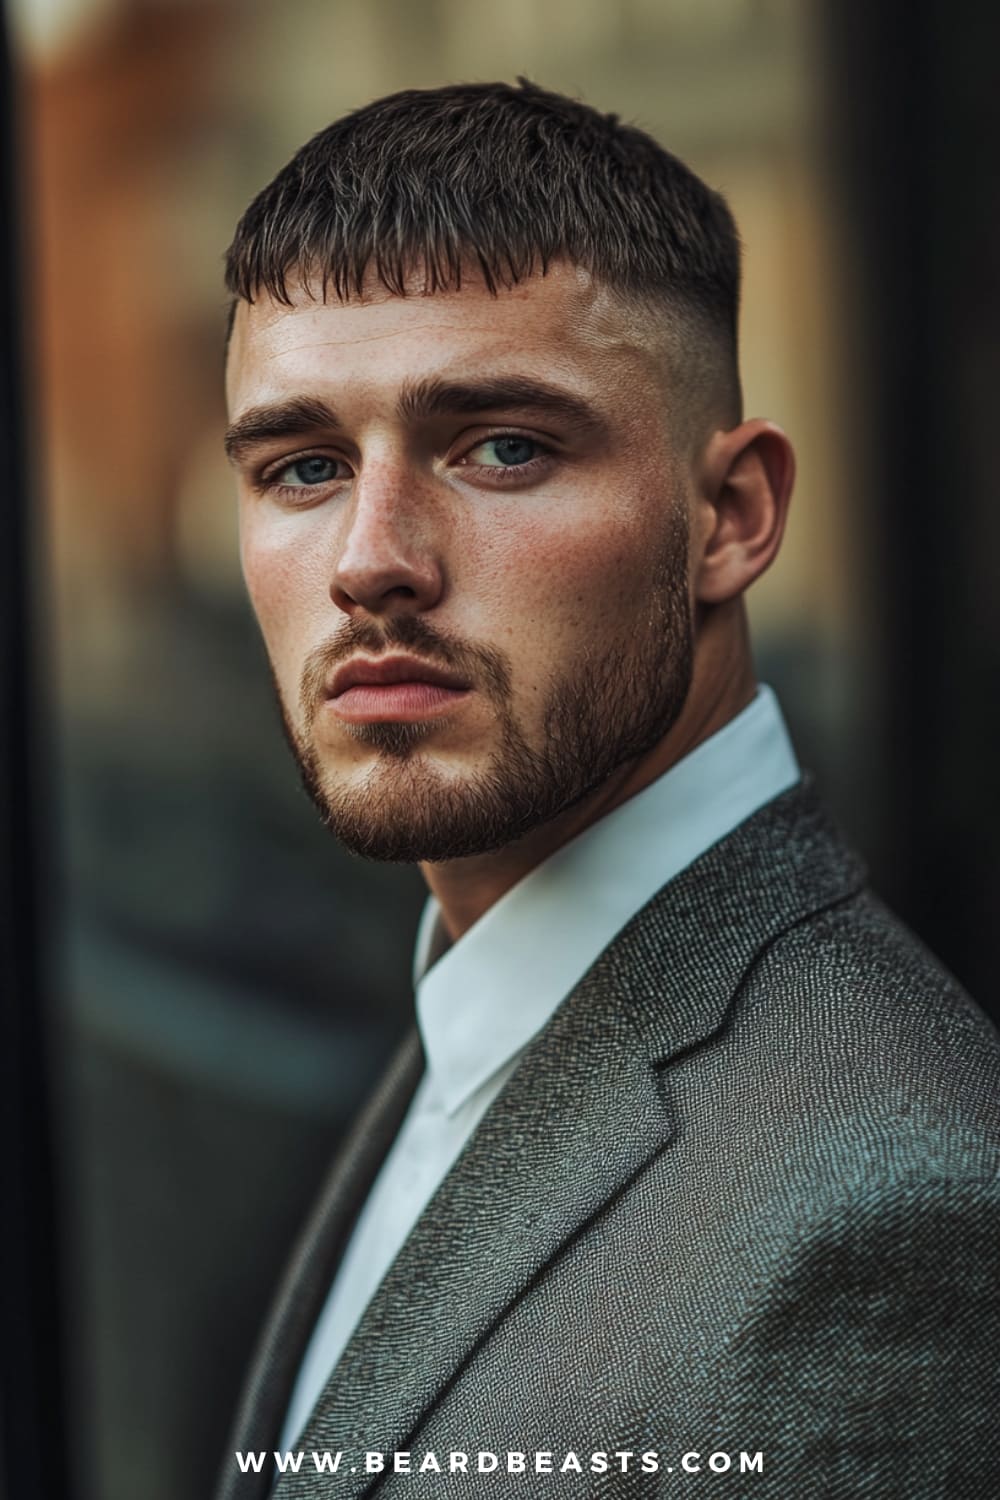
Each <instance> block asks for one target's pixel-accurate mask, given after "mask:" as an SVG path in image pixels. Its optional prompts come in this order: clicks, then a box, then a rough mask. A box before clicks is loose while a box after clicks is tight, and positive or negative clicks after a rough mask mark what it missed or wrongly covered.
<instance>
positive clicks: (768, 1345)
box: [663, 1175, 1000, 1500]
mask: <svg viewBox="0 0 1000 1500" xmlns="http://www.w3.org/2000/svg"><path fill="white" fill-rule="evenodd" d="M723 1369H724V1374H723V1376H722V1378H721V1379H720V1381H719V1385H718V1386H717V1387H716V1389H715V1391H714V1393H713V1397H712V1399H711V1401H710V1403H709V1412H708V1418H709V1424H710V1430H711V1431H713V1432H714V1434H715V1437H716V1439H717V1443H716V1446H717V1447H718V1449H719V1450H720V1451H723V1452H730V1453H737V1452H741V1451H749V1452H757V1451H759V1452H760V1453H762V1454H763V1470H762V1475H761V1474H755V1475H750V1476H749V1477H748V1480H747V1481H746V1483H747V1485H748V1491H747V1492H748V1494H749V1493H751V1492H752V1494H753V1495H754V1496H756V1497H758V1500H763V1497H765V1496H767V1497H770V1496H772V1495H773V1496H775V1497H778V1496H780V1497H782V1500H788V1497H791V1496H796V1497H810V1500H812V1497H830V1500H839V1497H841V1496H843V1497H844V1500H847V1497H851V1500H856V1497H867V1496H871V1497H878V1500H932V1497H933V1500H964V1497H968V1500H982V1497H983V1496H986V1495H1000V1179H998V1177H997V1176H996V1175H983V1176H975V1177H971V1176H963V1177H949V1178H943V1179H940V1178H939V1179H932V1180H930V1181H927V1180H920V1179H914V1180H910V1181H903V1182H896V1183H892V1184H890V1185H884V1186H882V1187H881V1188H879V1189H878V1190H874V1191H868V1192H866V1193H865V1195H864V1196H863V1197H862V1198H860V1200H858V1199H855V1200H853V1201H850V1202H847V1203H844V1204H843V1205H841V1206H839V1207H837V1208H835V1209H833V1210H831V1211H830V1212H829V1213H827V1214H826V1215H825V1216H824V1217H823V1220H822V1222H820V1223H817V1224H815V1225H814V1226H813V1227H811V1228H810V1229H809V1230H808V1231H807V1232H805V1233H804V1234H803V1235H802V1236H801V1237H800V1238H799V1239H798V1240H797V1242H796V1243H795V1245H794V1248H793V1249H792V1250H791V1252H790V1253H788V1254H787V1255H786V1256H785V1258H784V1259H783V1261H782V1263H781V1265H780V1266H779V1267H778V1271H777V1274H776V1275H775V1276H773V1277H772V1278H770V1280H768V1281H766V1282H765V1284H763V1285H762V1286H760V1287H759V1288H758V1289H757V1290H756V1292H755V1294H754V1295H753V1297H752V1298H751V1301H750V1304H749V1312H748V1315H747V1316H746V1317H745V1319H744V1320H743V1321H742V1323H741V1326H740V1327H739V1329H738V1331H737V1332H736V1334H735V1337H734V1339H733V1342H732V1344H731V1346H730V1358H728V1359H727V1360H725V1361H724V1365H723ZM713 1484H714V1486H715V1488H714V1489H713ZM718 1486H719V1479H718V1477H717V1476H714V1475H706V1476H705V1482H704V1484H703V1486H702V1487H703V1488H704V1491H705V1492H706V1493H714V1494H718V1493H719V1490H718ZM687 1492H688V1491H687V1486H685V1493H687ZM692 1492H693V1493H697V1492H700V1491H699V1482H698V1481H697V1480H695V1481H694V1487H693V1490H692ZM663 1493H664V1494H666V1490H664V1491H663ZM671 1493H674V1492H673V1491H671Z"/></svg>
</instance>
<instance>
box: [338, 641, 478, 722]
mask: <svg viewBox="0 0 1000 1500" xmlns="http://www.w3.org/2000/svg"><path fill="white" fill-rule="evenodd" d="M326 686H327V708H328V710H329V712H330V713H332V714H333V716H334V717H335V718H336V719H339V720H340V721H341V723H343V724H347V725H353V726H358V725H363V724H414V723H419V722H421V721H425V720H426V721H429V720H432V719H436V718H441V717H443V716H446V715H448V714H449V713H450V712H451V711H452V710H453V709H454V708H455V707H456V705H458V704H460V703H461V702H462V701H463V700H464V699H465V698H467V697H468V695H469V689H470V684H469V683H468V682H467V681H466V680H465V679H464V678H461V677H459V676H458V674H457V673H455V672H451V671H449V670H448V669H447V668H446V667H437V666H433V665H432V664H431V663H430V662H425V661H421V660H420V658H419V657H416V656H387V657H378V658H375V659H373V658H367V657H362V656H356V657H354V659H353V660H352V661H349V662H345V663H344V665H343V666H341V667H338V668H337V670H336V671H335V672H334V673H333V674H332V676H331V677H330V678H329V679H328V681H327V684H326Z"/></svg>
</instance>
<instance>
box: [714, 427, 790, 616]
mask: <svg viewBox="0 0 1000 1500" xmlns="http://www.w3.org/2000/svg"><path fill="white" fill-rule="evenodd" d="M794 477H795V455H794V452H793V450H792V445H791V443H790V442H789V440H788V438H787V437H786V435H785V433H784V432H782V430H781V428H780V427H777V426H775V424H774V423H773V422H767V421H764V420H763V419H762V418H755V419H754V420H752V421H748V422H742V423H740V425H739V426H738V427H734V428H732V430H731V431H729V432H718V433H715V434H714V435H713V437H712V438H711V439H710V441H709V444H708V446H707V448H706V451H705V456H704V464H703V470H702V480H703V484H702V498H703V505H702V514H703V516H704V528H703V531H702V534H701V537H700V539H699V540H698V541H697V542H696V545H697V547H698V551H697V554H696V556H695V557H694V558H693V559H692V572H693V580H694V597H695V599H696V601H697V602H698V603H700V604H722V603H725V602H726V601H727V600H730V599H735V598H736V597H737V596H738V595H739V594H742V593H743V591H744V590H745V589H747V588H749V587H750V585H751V583H753V582H754V580H755V579H756V578H759V577H760V575H761V573H763V572H764V570H765V569H766V568H768V567H769V566H770V564H771V563H772V562H773V561H774V558H775V557H776V555H777V552H778V549H779V547H780V546H781V538H782V536H783V534H784V529H785V520H786V518H787V515H788V503H789V500H790V498H791V492H792V484H793V481H794Z"/></svg>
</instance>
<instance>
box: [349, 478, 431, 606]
mask: <svg viewBox="0 0 1000 1500" xmlns="http://www.w3.org/2000/svg"><path fill="white" fill-rule="evenodd" d="M421 502H422V497H421V495H420V493H419V483H418V481H417V480H416V478H415V476H413V475H412V474H409V473H408V472H407V471H406V470H405V469H404V468H402V467H401V466H397V465H395V464H384V465H377V466H372V467H371V468H369V469H368V470H367V471H366V472H363V473H362V474H360V475H359V476H358V477H357V479H356V480H355V482H354V487H353V494H352V497H351V503H350V509H349V511H348V512H347V519H346V525H347V530H346V533H345V535H344V537H343V542H342V545H341V547H340V552H339V556H338V558H337V562H336V566H335V568H334V573H333V578H332V581H331V586H330V596H331V598H332V599H333V602H334V604H336V606H337V608H338V609H342V610H343V611H344V613H345V614H348V615H355V614H357V613H359V612H367V613H369V614H374V615H384V614H390V613H396V612H401V613H411V614H417V613H420V612H422V611H424V610H428V609H433V607H434V605H435V604H436V603H437V602H438V600H439V599H440V598H441V594H442V592H443V589H444V570H443V566H442V562H441V558H440V556H439V555H438V549H437V548H436V547H435V545H434V540H433V538H434V520H433V505H432V504H422V503H421Z"/></svg>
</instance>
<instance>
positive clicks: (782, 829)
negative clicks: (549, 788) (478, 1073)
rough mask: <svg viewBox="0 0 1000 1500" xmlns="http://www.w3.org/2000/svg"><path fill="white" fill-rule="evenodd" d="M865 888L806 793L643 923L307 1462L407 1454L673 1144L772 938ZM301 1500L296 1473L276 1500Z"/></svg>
mask: <svg viewBox="0 0 1000 1500" xmlns="http://www.w3.org/2000/svg"><path fill="white" fill-rule="evenodd" d="M862 883H863V870H862V867H861V866H860V864H859V863H858V862H857V861H856V860H855V859H854V858H853V856H851V855H850V854H849V853H848V852H847V850H846V849H845V848H844V847H843V845H842V844H841V843H840V841H839V839H838V838H837V836H836V835H835V834H834V833H833V832H832V830H831V829H830V828H829V827H828V826H827V824H826V822H825V818H824V816H823V814H822V811H821V809H820V807H819V804H818V802H817V800H816V798H815V796H814V795H813V793H812V792H811V790H810V789H809V788H808V787H807V788H805V789H803V788H796V789H795V790H793V791H791V792H789V793H786V794H785V795H784V796H782V797H780V798H778V799H777V800H776V801H775V802H774V803H772V804H770V805H769V806H768V807H767V808H765V809H762V810H761V812H759V813H758V814H756V815H755V816H754V817H753V818H751V819H749V820H748V821H747V823H745V824H743V825H741V827H740V828H739V829H737V830H736V832H735V833H734V834H732V835H730V836H729V838H727V839H725V840H723V841H722V843H721V844H719V845H716V846H715V848H714V849H712V850H710V851H709V852H708V853H707V854H706V855H705V856H703V857H702V858H701V859H700V860H698V861H696V862H695V864H694V865H692V866H690V868H689V869H688V870H686V871H684V872H683V873H682V874H681V875H680V876H679V877H677V879H676V880H674V881H671V882H670V883H669V884H668V885H667V886H665V887H664V888H663V889H662V890H661V891H660V892H659V893H658V894H657V895H656V896H655V897H654V898H653V900H652V901H651V902H650V903H649V905H648V906H646V907H645V908H643V910H642V911H641V912H640V913H639V914H638V915H637V916H636V917H635V918H633V920H632V921H631V922H630V923H629V924H628V926H627V927H626V928H625V929H623V931H622V932H621V933H620V934H619V936H618V937H617V938H616V939H615V940H614V942H612V943H611V945H610V946H609V947H608V948H607V949H606V950H605V951H604V953H602V954H601V956H600V958H599V959H598V960H597V962H596V963H595V965H594V966H593V968H592V969H591V970H590V971H589V972H588V974H587V975H585V976H584V978H583V980H582V981H581V982H580V984H579V985H578V986H577V987H576V989H575V990H574V991H573V992H572V994H571V995H570V996H569V997H568V999H567V1000H566V1001H565V1002H564V1003H563V1004H562V1005H561V1006H560V1008H559V1009H558V1010H557V1011H556V1013H555V1015H554V1016H553V1017H552V1019H551V1021H550V1022H549V1023H548V1025H547V1026H546V1027H545V1029H544V1030H543V1031H542V1032H541V1033H540V1034H539V1035H538V1036H537V1037H536V1038H535V1039H534V1041H533V1042H532V1043H531V1044H530V1045H529V1046H528V1048H527V1049H526V1051H525V1053H524V1055H523V1057H522V1059H521V1062H520V1064H519V1066H518V1068H517V1069H516V1070H515V1072H514V1073H513V1075H512V1076H511V1078H510V1079H509V1080H508V1082H507V1084H506V1086H505V1088H504V1089H503V1091H502V1092H501V1094H500V1095H499V1096H498V1097H497V1099H496V1100H495V1101H494V1103H493V1105H492V1106H491V1108H490V1109H489V1110H488V1111H487V1113H486V1115H485V1116H484V1117H483V1120H482V1121H481V1122H480V1125H479V1127H478V1129H477V1130H476V1132H475V1133H474V1135H473V1137H472V1139H471V1140H470V1141H469V1143H468V1145H467V1146H466V1148H465V1150H464V1151H463V1152H462V1154H461V1155H460V1157H459V1158H458V1160H457V1161H456V1163H455V1165H454V1166H453V1168H452V1169H451V1171H450V1172H449V1174H448V1175H447V1177H446V1178H445V1180H444V1182H443V1183H442V1184H441V1186H440V1188H439V1189H438V1191H437V1193H436V1194H435V1196H434V1197H433V1199H432V1200H431V1202H430V1204H429V1205H428V1207H427V1209H426V1210H425V1211H424V1213H423V1214H422V1216H421V1218H420V1219H419V1221H418V1223H417V1224H416V1226H415V1227H414V1230H413V1232H412V1233H411V1235H410V1237H409V1239H408V1240H407V1241H406V1243H405V1244H404V1246H403V1248H402V1250H401V1251H400V1253H399V1255H398V1257H397V1259H396V1261H395V1262H394V1264H393V1266H392V1267H391V1269H390V1271H389V1273H388V1275H387V1276H386V1278H385V1280H384V1281H383V1283H382V1285H381V1286H380V1288H379V1290H378V1291H377V1292H376V1294H375V1296H374V1298H373V1299H372V1301H371V1303H370V1304H369V1306H368V1308H367V1310H366V1312H365V1314H364V1316H363V1317H362V1319H361V1321H360V1323H359V1325H358V1327H357V1329H356V1330H355V1333H354V1335H353V1337H352V1338H351V1340H350V1342H349V1343H348V1345H347V1347H346V1349H345V1350H344V1353H343V1355H342V1357H341V1359H340V1362H339V1364H338V1365H337V1368H336V1369H335V1370H334V1372H333V1374H332V1376H331V1378H330V1380H329V1381H328V1383H327V1385H326V1387H325V1389H324V1391H323V1393H322V1395H321V1397H320V1400H319V1402H318V1403H317V1407H316V1410H315V1411H314V1413H313V1416H312V1418H311V1419H310V1421H309V1423H308V1424H307V1427H306V1430H305V1432H304V1434H303V1436H302V1438H301V1439H300V1442H299V1447H300V1448H302V1449H303V1450H305V1451H307V1452H308V1451H309V1450H312V1449H316V1450H323V1449H329V1450H331V1451H336V1450H337V1449H340V1450H342V1451H344V1453H345V1454H360V1453H362V1452H364V1451H366V1450H377V1451H380V1452H390V1451H392V1450H394V1449H405V1448H407V1446H408V1438H409V1436H410V1434H412V1432H413V1431H414V1429H415V1427H416V1425H417V1424H418V1422H419V1420H420V1417H421V1415H422V1413H423V1412H425V1411H426V1410H427V1408H428V1407H429V1406H430V1405H431V1404H432V1403H433V1402H434V1400H435V1399H436V1398H437V1397H438V1395H439V1394H440V1392H441V1391H442V1390H443V1388H444V1387H445V1386H446V1385H447V1383H448V1382H449V1380H451V1379H452V1378H453V1377H454V1376H455V1374H456V1373H457V1371H458V1370H459V1369H460V1368H461V1365H462V1364H463V1362H464V1361H465V1360H466V1359H467V1358H468V1357H469V1355H470V1354H471V1353H472V1351H473V1350H474V1349H475V1347H476V1345H477V1343H478V1342H479V1341H481V1340H482V1339H483V1338H484V1337H485V1336H486V1335H487V1334H488V1333H489V1331H490V1329H491V1328H492V1327H493V1326H494V1325H495V1324H496V1322H497V1321H498V1319H499V1318H501V1317H502V1315H503V1313H504V1311H505V1309H506V1308H507V1307H509V1306H510V1305H511V1303H512V1302H513V1301H514V1300H515V1299H516V1298H518V1297H519V1296H520V1295H522V1294H523V1293H524V1292H525V1291H526V1289H527V1288H528V1287H529V1286H530V1284H531V1282H532V1280H533V1279H534V1278H535V1277H536V1276H537V1275H538V1274H539V1273H540V1272H541V1271H542V1269H543V1268H544V1267H545V1265H546V1264H547V1263H548V1262H549V1261H550V1260H551V1259H552V1258H553V1257H554V1256H555V1255H556V1254H557V1253H558V1251H559V1249H560V1248H561V1246H562V1245H564V1244H565V1243H566V1241H567V1240H568V1239H569V1238H570V1237H571V1236H572V1235H574V1234H575V1233H577V1232H578V1231H579V1230H580V1229H581V1228H582V1227H583V1226H584V1225H585V1224H586V1223H587V1222H588V1221H589V1220H590V1219H592V1218H593V1217H594V1216H595V1215H597V1214H598V1213H599V1212H600V1211H601V1210H602V1208H603V1207H604V1206H605V1205H606V1204H607V1203H608V1202H609V1201H610V1200H611V1199H612V1198H613V1197H614V1196H615V1194H617V1193H619V1192H621V1191H622V1189H623V1188H625V1187H626V1186H627V1184H628V1183H629V1182H630V1180H631V1179H632V1178H633V1177H634V1176H635V1175H636V1174H637V1173H638V1172H639V1171H641V1169H642V1168H643V1166H644V1165H645V1164H646V1163H647V1162H648V1161H649V1160H650V1159H651V1157H652V1156H653V1155H654V1154H655V1153H657V1152H658V1151H661V1150H663V1149H664V1148H665V1147H666V1146H667V1145H668V1143H669V1141H670V1138H671V1126H670V1122H669V1117H668V1113H667V1111H666V1110H665V1109H664V1106H663V1101H662V1095H661V1088H660V1074H661V1072H662V1069H663V1067H664V1065H665V1064H666V1063H667V1062H669V1060H670V1059H671V1058H672V1057H674V1056H675V1055H677V1054H678V1053H680V1052H685V1053H686V1052H688V1051H690V1049H691V1048H692V1047H695V1046H697V1045H698V1044H699V1043H700V1042H702V1041H704V1040H705V1039H707V1038H708V1037H710V1036H711V1035H712V1033H713V1032H714V1031H716V1030H717V1029H718V1028H719V1027H720V1026H721V1025H723V1024H724V1022H725V1019H726V1016H727V1013H728V1010H729V1007H730V1004H731V1001H732V998H733V995H734V994H735V992H736V990H737V988H738V986H739V984H740V981H741V979H742V977H743V975H744V974H745V973H746V971H747V969H748V968H749V966H750V965H751V964H752V963H753V962H754V961H755V959H756V958H757V956H758V954H759V953H760V951H761V949H762V948H763V947H764V946H765V945H766V944H767V943H768V942H769V941H770V940H771V939H772V938H774V937H775V936H776V935H777V934H778V933H779V932H780V931H782V930H784V929H785V928H787V927H788V926H790V925H791V924H792V923H794V922H796V921H798V920H800V919H801V918H802V917H804V916H805V915H807V914H808V913H810V912H814V911H816V910H819V909H821V908H822V907H824V906H826V905H830V904H832V903H834V902H836V901H839V900H842V899H844V898H845V897H846V896H848V895H850V894H851V893H852V892H853V891H855V890H857V889H858V888H859V887H860V886H861V884H862ZM258 1446H260V1445H259V1444H258ZM359 1467H360V1466H359ZM374 1482H375V1481H374V1479H373V1477H372V1476H366V1475H365V1474H363V1473H355V1474H353V1475H352V1474H350V1473H343V1474H342V1475H340V1476H339V1479H338V1491H337V1492H338V1495H342V1496H344V1497H345V1500H357V1497H359V1496H361V1495H362V1494H363V1493H364V1491H365V1489H366V1488H367V1487H368V1486H369V1485H371V1484H372V1483H374ZM298 1492H299V1490H298V1485H297V1482H296V1479H295V1477H294V1476H291V1475H288V1476H285V1478H284V1479H282V1480H281V1481H279V1484H278V1487H277V1491H276V1500H284V1497H286V1496H287V1497H288V1500H291V1497H293V1496H294V1495H295V1494H297V1493H298ZM303 1493H305V1491H303Z"/></svg>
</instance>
